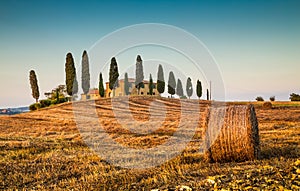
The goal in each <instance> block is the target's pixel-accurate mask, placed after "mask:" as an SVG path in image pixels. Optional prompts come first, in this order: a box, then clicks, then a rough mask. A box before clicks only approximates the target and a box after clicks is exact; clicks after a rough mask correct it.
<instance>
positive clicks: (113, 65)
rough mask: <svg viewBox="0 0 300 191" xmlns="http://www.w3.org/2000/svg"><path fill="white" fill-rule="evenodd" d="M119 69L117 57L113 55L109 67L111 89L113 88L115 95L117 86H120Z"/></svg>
mask: <svg viewBox="0 0 300 191" xmlns="http://www.w3.org/2000/svg"><path fill="white" fill-rule="evenodd" d="M118 78H119V70H118V63H117V61H116V58H115V57H112V59H111V61H110V69H109V89H111V90H113V96H115V88H116V87H118V86H119V81H118Z"/></svg>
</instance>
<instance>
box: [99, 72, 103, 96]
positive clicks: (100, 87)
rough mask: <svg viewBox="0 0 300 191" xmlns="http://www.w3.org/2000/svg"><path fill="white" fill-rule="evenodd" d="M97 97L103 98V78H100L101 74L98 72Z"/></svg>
mask: <svg viewBox="0 0 300 191" xmlns="http://www.w3.org/2000/svg"><path fill="white" fill-rule="evenodd" d="M99 95H100V96H101V97H104V86H103V78H102V73H101V72H100V75H99Z"/></svg>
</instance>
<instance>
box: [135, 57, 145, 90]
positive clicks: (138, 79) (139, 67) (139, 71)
mask: <svg viewBox="0 0 300 191" xmlns="http://www.w3.org/2000/svg"><path fill="white" fill-rule="evenodd" d="M143 80H144V71H143V60H142V58H141V56H140V55H137V58H136V68H135V87H136V88H137V89H138V95H139V94H140V89H141V88H143V87H144V83H143Z"/></svg>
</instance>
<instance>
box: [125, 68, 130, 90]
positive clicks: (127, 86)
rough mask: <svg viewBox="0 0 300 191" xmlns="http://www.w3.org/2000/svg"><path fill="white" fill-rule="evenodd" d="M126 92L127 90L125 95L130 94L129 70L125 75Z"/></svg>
mask: <svg viewBox="0 0 300 191" xmlns="http://www.w3.org/2000/svg"><path fill="white" fill-rule="evenodd" d="M124 92H125V95H129V93H130V92H129V81H128V74H127V72H126V73H125V76H124Z"/></svg>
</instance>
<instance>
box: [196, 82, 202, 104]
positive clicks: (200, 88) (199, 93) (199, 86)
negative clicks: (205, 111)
mask: <svg viewBox="0 0 300 191" xmlns="http://www.w3.org/2000/svg"><path fill="white" fill-rule="evenodd" d="M196 92H197V96H198V98H199V99H200V97H201V96H202V84H201V82H200V81H199V80H197V86H196Z"/></svg>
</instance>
